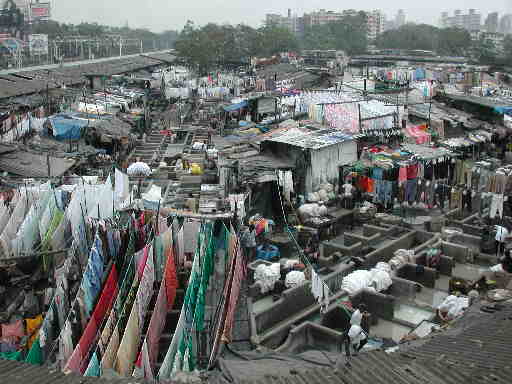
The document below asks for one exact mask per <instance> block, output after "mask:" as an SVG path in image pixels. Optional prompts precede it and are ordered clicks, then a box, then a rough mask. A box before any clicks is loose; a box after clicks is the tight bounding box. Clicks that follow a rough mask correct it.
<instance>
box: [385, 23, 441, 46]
mask: <svg viewBox="0 0 512 384" xmlns="http://www.w3.org/2000/svg"><path fill="white" fill-rule="evenodd" d="M438 31H439V30H438V28H436V27H433V26H431V25H427V24H406V25H403V26H401V27H400V28H398V29H392V30H389V31H386V32H384V33H382V34H381V35H380V36H378V37H377V40H376V42H375V44H376V45H377V47H379V48H388V49H410V50H427V51H433V50H435V49H436V48H437V40H438Z"/></svg>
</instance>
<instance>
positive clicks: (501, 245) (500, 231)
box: [494, 225, 509, 256]
mask: <svg viewBox="0 0 512 384" xmlns="http://www.w3.org/2000/svg"><path fill="white" fill-rule="evenodd" d="M494 227H495V228H496V236H495V237H494V239H495V240H496V256H499V255H502V254H503V253H504V252H505V241H506V240H507V239H508V237H509V232H508V230H507V228H505V227H502V226H501V225H495V226H494Z"/></svg>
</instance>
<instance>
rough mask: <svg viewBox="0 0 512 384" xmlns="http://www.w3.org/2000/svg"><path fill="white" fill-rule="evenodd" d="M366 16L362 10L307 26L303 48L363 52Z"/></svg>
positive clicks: (365, 43)
mask: <svg viewBox="0 0 512 384" xmlns="http://www.w3.org/2000/svg"><path fill="white" fill-rule="evenodd" d="M366 27H367V18H366V14H365V13H364V12H359V13H358V14H357V15H355V16H345V17H343V19H342V20H340V21H337V22H333V23H328V24H324V25H314V26H310V27H307V28H306V29H305V31H304V38H303V40H302V48H303V49H335V50H342V51H345V52H347V53H348V54H358V53H364V52H365V51H366V46H367V44H368V42H367V28H366Z"/></svg>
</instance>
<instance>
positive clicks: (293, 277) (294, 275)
mask: <svg viewBox="0 0 512 384" xmlns="http://www.w3.org/2000/svg"><path fill="white" fill-rule="evenodd" d="M304 281H306V277H305V276H304V272H301V271H291V272H288V273H287V274H286V277H285V280H284V286H285V287H286V288H295V287H298V286H299V285H302V284H304Z"/></svg>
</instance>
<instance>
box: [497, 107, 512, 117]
mask: <svg viewBox="0 0 512 384" xmlns="http://www.w3.org/2000/svg"><path fill="white" fill-rule="evenodd" d="M494 110H495V111H496V112H498V113H500V114H502V115H504V114H507V115H512V107H505V106H503V107H494Z"/></svg>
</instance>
